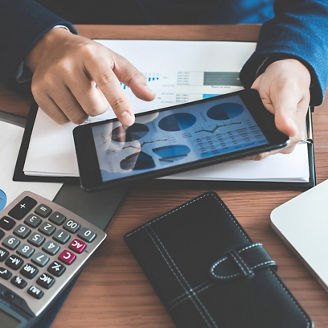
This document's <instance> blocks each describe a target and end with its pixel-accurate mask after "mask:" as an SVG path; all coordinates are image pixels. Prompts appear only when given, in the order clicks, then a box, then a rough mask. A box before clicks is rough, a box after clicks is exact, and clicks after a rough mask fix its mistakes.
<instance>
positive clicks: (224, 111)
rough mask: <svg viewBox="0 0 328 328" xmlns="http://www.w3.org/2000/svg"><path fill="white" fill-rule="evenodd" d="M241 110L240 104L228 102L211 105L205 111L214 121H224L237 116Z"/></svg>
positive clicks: (242, 108) (242, 109)
mask: <svg viewBox="0 0 328 328" xmlns="http://www.w3.org/2000/svg"><path fill="white" fill-rule="evenodd" d="M243 111H244V107H243V106H242V105H240V104H237V103H232V102H229V103H223V104H219V105H215V106H213V107H211V108H210V109H209V110H208V111H207V116H208V117H209V118H211V119H213V120H216V121H224V120H230V119H232V118H235V117H237V116H239V115H240V114H241V113H242V112H243Z"/></svg>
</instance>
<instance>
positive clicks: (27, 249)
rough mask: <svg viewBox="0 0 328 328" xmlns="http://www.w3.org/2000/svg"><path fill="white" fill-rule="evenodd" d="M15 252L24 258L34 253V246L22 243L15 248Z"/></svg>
mask: <svg viewBox="0 0 328 328" xmlns="http://www.w3.org/2000/svg"><path fill="white" fill-rule="evenodd" d="M17 253H18V254H19V255H22V256H23V257H25V258H29V257H31V256H32V254H33V253H34V248H33V247H31V246H30V245H27V244H22V245H20V246H19V247H18V248H17Z"/></svg>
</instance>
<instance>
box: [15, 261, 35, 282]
mask: <svg viewBox="0 0 328 328" xmlns="http://www.w3.org/2000/svg"><path fill="white" fill-rule="evenodd" d="M19 272H20V273H21V274H22V275H23V276H24V277H26V278H28V279H32V278H34V277H35V276H36V275H37V274H38V272H39V269H38V268H36V267H35V266H34V265H32V264H29V263H26V264H25V265H24V266H23V267H22V269H21V270H20V271H19Z"/></svg>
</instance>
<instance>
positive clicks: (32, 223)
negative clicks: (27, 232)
mask: <svg viewBox="0 0 328 328" xmlns="http://www.w3.org/2000/svg"><path fill="white" fill-rule="evenodd" d="M41 222H42V220H41V218H39V217H38V216H37V215H34V214H30V215H29V216H28V217H27V218H26V219H25V220H24V223H26V224H27V225H28V226H29V227H32V228H36V227H37V226H39V225H40V223H41Z"/></svg>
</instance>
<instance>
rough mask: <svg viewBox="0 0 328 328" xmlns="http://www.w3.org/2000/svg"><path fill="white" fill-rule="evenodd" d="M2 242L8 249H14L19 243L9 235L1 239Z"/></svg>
mask: <svg viewBox="0 0 328 328" xmlns="http://www.w3.org/2000/svg"><path fill="white" fill-rule="evenodd" d="M2 244H3V245H4V246H6V247H7V248H9V249H16V248H17V247H18V245H19V244H20V241H19V240H18V239H17V238H15V237H14V236H11V235H9V236H8V237H6V238H5V239H4V240H3V242H2Z"/></svg>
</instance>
